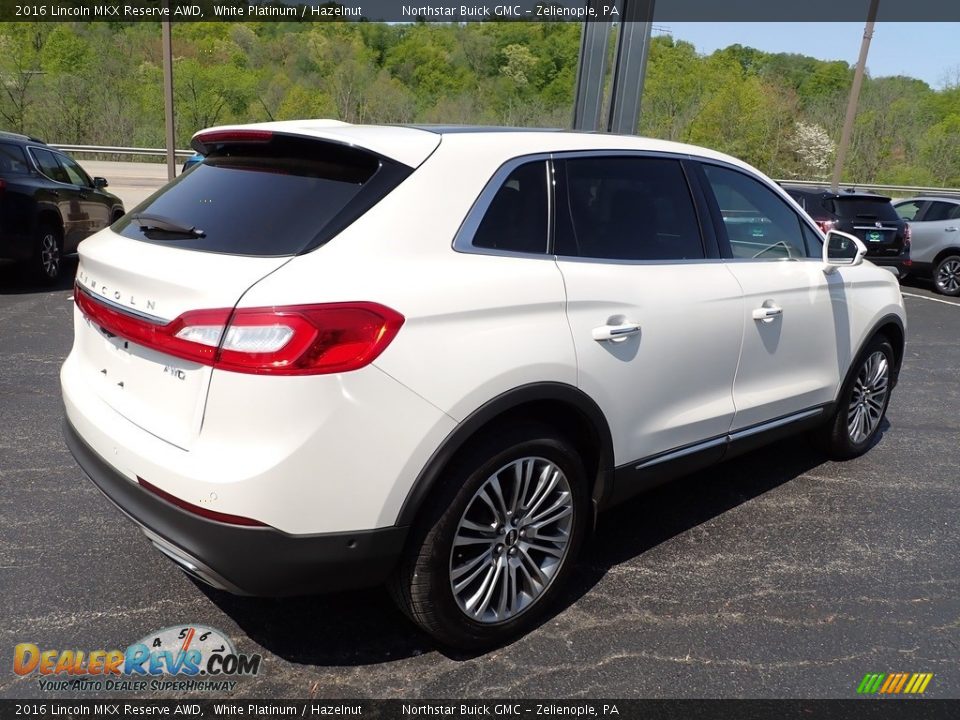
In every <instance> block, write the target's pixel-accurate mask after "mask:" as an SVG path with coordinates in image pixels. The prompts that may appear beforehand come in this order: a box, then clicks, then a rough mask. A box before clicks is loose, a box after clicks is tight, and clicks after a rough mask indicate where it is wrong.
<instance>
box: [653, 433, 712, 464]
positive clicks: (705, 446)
mask: <svg viewBox="0 0 960 720" xmlns="http://www.w3.org/2000/svg"><path fill="white" fill-rule="evenodd" d="M727 440H728V438H727V436H726V435H724V436H723V437H718V438H714V439H713V440H707V441H706V442H702V443H697V444H696V445H688V446H687V447H685V448H680V449H679V450H673V451H670V452H666V453H664V454H663V455H657V456H656V457H654V458H651V459H650V460H647V461H645V462H642V463H640V464H639V465H637V466H636V467H635V468H634V470H642V469H643V468H647V467H651V466H652V465H659V464H660V463H665V462H668V461H669V460H676V459H678V458H682V457H686V456H687V455H693V454H694V453H697V452H700V451H701V450H709V449H710V448H715V447H717V446H719V445H726V444H727Z"/></svg>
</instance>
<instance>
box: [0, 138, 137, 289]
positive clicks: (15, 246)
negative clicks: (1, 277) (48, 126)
mask: <svg viewBox="0 0 960 720" xmlns="http://www.w3.org/2000/svg"><path fill="white" fill-rule="evenodd" d="M106 186H107V181H106V180H105V179H103V178H100V177H98V178H93V179H91V178H90V176H89V175H87V173H86V172H85V171H84V170H83V168H82V167H80V166H79V165H78V164H77V162H76V161H75V160H73V159H71V158H69V157H67V156H66V155H64V154H63V153H61V152H58V151H57V150H55V149H53V148H52V147H50V146H49V145H47V144H46V143H44V142H41V141H40V140H37V139H35V138H31V137H27V136H25V135H14V134H12V133H4V132H0V260H15V261H19V262H23V263H24V264H27V265H28V266H29V268H30V270H31V272H32V273H33V274H34V275H35V276H36V277H37V278H38V279H40V280H42V281H44V282H48V283H52V282H55V281H56V280H57V279H58V278H59V277H60V273H61V269H62V266H63V263H62V257H63V255H65V254H70V253H75V252H76V251H77V245H78V244H79V242H80V241H81V240H83V239H84V238H85V237H87V236H88V235H92V234H93V233H95V232H97V231H98V230H102V229H103V228H105V227H107V226H109V225H110V224H111V223H113V221H114V220H116V219H118V218H119V217H120V216H121V215H123V212H124V211H123V203H122V202H121V200H120V198H118V197H117V196H116V195H111V194H110V193H108V192H106V191H104V189H103V188H105V187H106Z"/></svg>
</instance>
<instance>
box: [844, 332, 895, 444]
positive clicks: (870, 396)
mask: <svg viewBox="0 0 960 720" xmlns="http://www.w3.org/2000/svg"><path fill="white" fill-rule="evenodd" d="M889 385H890V365H889V363H888V362H887V356H886V355H885V354H884V353H882V352H880V351H879V350H877V351H876V352H874V353H872V354H871V355H870V357H868V358H867V360H866V362H864V364H863V366H862V367H861V368H860V372H859V373H858V374H857V379H856V381H855V382H854V385H853V393H852V394H851V396H850V406H849V408H848V409H847V432H848V433H849V434H850V440H852V441H853V443H854V444H856V445H859V444H861V443H863V442H864V441H866V440H867V438H869V437H870V436H871V435H872V434H873V432H874V430H876V429H877V426H878V425H879V424H880V419H881V418H882V417H883V411H884V409H885V408H886V402H887V393H888V392H889Z"/></svg>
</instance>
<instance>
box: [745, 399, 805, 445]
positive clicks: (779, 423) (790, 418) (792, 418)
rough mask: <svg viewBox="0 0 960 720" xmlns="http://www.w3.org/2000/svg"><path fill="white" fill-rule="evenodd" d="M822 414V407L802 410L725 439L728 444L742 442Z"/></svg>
mask: <svg viewBox="0 0 960 720" xmlns="http://www.w3.org/2000/svg"><path fill="white" fill-rule="evenodd" d="M822 414H823V407H818V408H813V409H812V410H803V411H801V412H798V413H794V414H793V415H787V416H785V417H782V418H780V419H778V420H770V421H769V422H765V423H760V424H759V425H754V426H753V427H749V428H746V429H744V430H738V431H737V432H733V433H730V434H729V435H727V437H728V438H729V439H730V442H734V441H735V440H742V439H743V438H747V437H751V436H752V435H757V434H759V433H762V432H766V431H767V430H774V429H776V428H778V427H783V426H784V425H789V424H790V423H795V422H798V421H799V420H806V419H808V418H812V417H816V416H817V415H822Z"/></svg>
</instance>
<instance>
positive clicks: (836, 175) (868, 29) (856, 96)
mask: <svg viewBox="0 0 960 720" xmlns="http://www.w3.org/2000/svg"><path fill="white" fill-rule="evenodd" d="M879 5H880V0H870V9H869V10H868V11H867V24H866V25H865V26H864V28H863V42H861V43H860V59H859V60H857V67H856V68H855V69H854V71H853V86H852V87H851V88H850V99H849V101H848V102H847V116H846V118H845V119H844V121H843V133H842V134H841V136H840V147H838V148H837V158H836V160H835V161H834V164H833V179H832V180H831V182H830V189H831V190H832V191H833V192H837V190H838V189H839V187H840V175H841V173H843V163H844V162H845V161H846V159H847V150H848V149H849V148H850V138H851V136H852V135H853V121H854V120H856V117H857V104H858V103H859V102H860V88H861V86H862V85H863V74H864V72H865V71H866V69H867V53H868V52H869V51H870V40H871V39H872V38H873V25H874V23H875V22H876V20H877V8H878V7H879Z"/></svg>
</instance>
